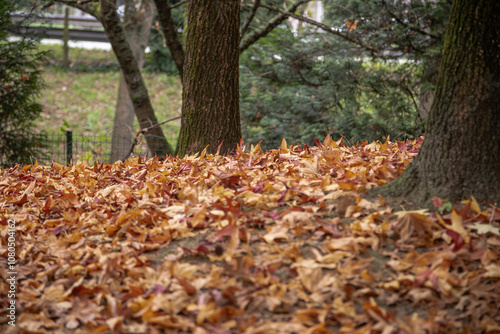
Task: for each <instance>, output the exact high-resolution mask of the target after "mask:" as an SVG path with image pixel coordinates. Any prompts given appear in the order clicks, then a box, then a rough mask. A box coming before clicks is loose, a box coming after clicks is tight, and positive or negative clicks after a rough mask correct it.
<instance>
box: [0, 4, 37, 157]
mask: <svg viewBox="0 0 500 334" xmlns="http://www.w3.org/2000/svg"><path fill="white" fill-rule="evenodd" d="M17 5H18V3H15V2H14V1H12V0H0V166H8V165H10V164H12V163H15V162H17V163H20V164H24V163H29V162H30V157H32V156H34V155H36V153H37V151H38V149H39V145H37V143H36V141H37V140H36V137H37V136H36V135H35V134H34V128H33V120H35V119H36V118H37V117H38V116H39V115H40V112H41V111H42V106H41V105H40V104H39V103H38V102H37V101H36V97H37V95H38V94H39V91H40V88H41V87H42V85H43V82H42V80H41V77H40V69H39V64H40V61H41V60H42V59H43V57H44V54H43V53H40V52H37V48H36V46H37V39H36V38H35V37H34V36H32V35H30V34H27V33H26V31H27V30H26V26H25V25H26V24H27V21H28V20H29V18H28V19H26V20H24V21H23V22H18V23H15V22H13V21H12V20H11V17H10V16H11V13H12V12H14V11H15V9H16V8H17V7H16V6H17ZM14 35H15V36H20V37H18V38H17V39H12V38H10V37H12V36H14Z"/></svg>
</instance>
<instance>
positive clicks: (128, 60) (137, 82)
mask: <svg viewBox="0 0 500 334" xmlns="http://www.w3.org/2000/svg"><path fill="white" fill-rule="evenodd" d="M100 3H101V22H102V24H103V25H104V30H105V32H106V36H107V37H108V39H109V41H110V42H111V47H112V48H113V51H114V53H115V55H116V58H117V59H118V62H119V64H120V68H121V70H122V71H123V75H124V78H125V81H126V83H127V88H128V91H129V94H130V97H131V99H132V103H133V105H134V110H135V114H136V116H137V119H138V121H139V126H140V128H141V129H144V128H147V127H150V126H152V125H155V124H158V119H157V118H156V116H155V114H154V110H153V106H152V105H151V100H150V99H149V95H148V90H147V88H146V85H145V83H144V80H143V79H142V74H141V71H140V69H139V65H138V63H137V60H136V58H135V57H134V54H133V52H132V50H131V48H130V45H129V43H128V42H127V39H126V36H125V32H124V30H123V27H122V24H121V22H120V18H119V16H118V14H117V12H116V8H115V7H116V6H115V2H114V1H110V0H101V1H100ZM145 137H146V142H147V143H148V147H149V150H150V151H151V153H152V154H156V155H158V156H164V155H168V154H171V153H172V149H171V147H170V145H169V143H168V142H167V139H166V138H165V135H164V134H163V131H162V129H161V127H159V126H157V127H155V128H153V129H151V130H149V131H148V132H147V133H146V135H145Z"/></svg>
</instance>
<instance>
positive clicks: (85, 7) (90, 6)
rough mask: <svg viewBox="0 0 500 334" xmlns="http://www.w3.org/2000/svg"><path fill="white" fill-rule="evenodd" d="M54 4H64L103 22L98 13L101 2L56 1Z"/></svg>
mask: <svg viewBox="0 0 500 334" xmlns="http://www.w3.org/2000/svg"><path fill="white" fill-rule="evenodd" d="M53 2H57V3H62V4H65V5H68V6H71V7H74V8H77V9H80V10H81V11H83V12H85V13H87V14H90V15H92V16H93V17H95V18H96V19H97V20H99V21H101V19H100V17H99V14H98V11H97V8H96V7H97V5H98V4H99V0H82V1H78V0H76V1H75V0H54V1H53Z"/></svg>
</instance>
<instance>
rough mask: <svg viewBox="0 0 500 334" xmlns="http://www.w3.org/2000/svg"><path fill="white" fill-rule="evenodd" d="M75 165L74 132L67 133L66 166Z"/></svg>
mask: <svg viewBox="0 0 500 334" xmlns="http://www.w3.org/2000/svg"><path fill="white" fill-rule="evenodd" d="M72 163H73V131H66V164H67V165H68V166H69V165H71V164H72Z"/></svg>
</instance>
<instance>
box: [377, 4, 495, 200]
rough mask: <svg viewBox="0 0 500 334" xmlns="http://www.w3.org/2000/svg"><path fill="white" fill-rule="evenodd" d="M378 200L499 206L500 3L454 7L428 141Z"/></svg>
mask: <svg viewBox="0 0 500 334" xmlns="http://www.w3.org/2000/svg"><path fill="white" fill-rule="evenodd" d="M380 192H381V193H382V194H389V195H395V196H401V195H403V196H410V197H411V198H412V199H414V200H417V201H420V202H425V201H427V200H429V199H430V198H431V197H432V196H439V197H441V198H449V199H450V200H460V199H462V198H467V197H469V196H470V195H473V196H475V197H476V198H480V199H487V200H490V201H497V203H498V202H500V1H498V0H454V2H453V8H452V13H451V18H450V23H449V27H448V30H447V32H446V39H445V44H444V53H443V59H442V63H441V72H440V74H439V78H438V82H437V86H436V93H435V98H434V103H433V105H432V108H431V112H430V115H429V124H428V134H427V136H426V138H425V141H424V144H423V146H422V148H421V151H420V153H419V155H418V156H417V157H416V159H415V160H414V161H413V162H412V163H411V164H410V166H409V167H408V169H407V170H406V171H405V172H404V173H403V174H402V175H401V177H400V178H398V179H397V180H396V181H394V182H393V183H390V184H389V185H387V186H386V187H383V188H381V189H380Z"/></svg>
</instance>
